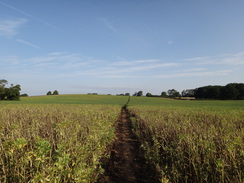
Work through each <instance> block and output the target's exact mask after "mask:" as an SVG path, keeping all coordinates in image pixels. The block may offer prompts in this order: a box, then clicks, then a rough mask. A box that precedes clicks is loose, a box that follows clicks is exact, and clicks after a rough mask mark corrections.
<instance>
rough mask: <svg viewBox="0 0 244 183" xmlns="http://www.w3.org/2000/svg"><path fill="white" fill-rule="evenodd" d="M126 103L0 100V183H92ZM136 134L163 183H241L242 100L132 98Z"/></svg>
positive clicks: (80, 98) (93, 98) (73, 98)
mask: <svg viewBox="0 0 244 183" xmlns="http://www.w3.org/2000/svg"><path fill="white" fill-rule="evenodd" d="M127 100H128V97H126V96H108V95H59V96H36V97H23V98H21V100H20V101H0V182H67V181H68V182H95V180H96V178H97V176H98V174H99V173H102V171H103V169H102V168H101V164H100V162H99V160H100V159H101V158H103V157H105V156H107V155H108V154H107V153H106V151H107V147H108V146H109V145H111V142H112V141H113V140H114V123H115V121H116V120H117V119H118V116H119V114H120V109H121V107H122V106H123V105H124V104H125V103H126V102H127ZM128 109H129V111H130V112H131V113H132V114H133V116H132V118H131V119H132V121H133V126H134V131H135V133H136V134H137V136H138V137H139V139H140V140H141V142H142V143H143V148H144V149H145V151H146V157H147V159H148V161H150V162H153V163H154V164H155V165H156V166H157V169H158V171H159V172H161V174H162V182H237V183H238V182H243V176H244V175H243V174H244V173H243V172H244V161H243V160H244V146H243V144H244V101H231V100H230V101H220V100H211V101H204V100H201V101H181V100H171V99H164V98H148V97H131V100H130V103H129V105H128Z"/></svg>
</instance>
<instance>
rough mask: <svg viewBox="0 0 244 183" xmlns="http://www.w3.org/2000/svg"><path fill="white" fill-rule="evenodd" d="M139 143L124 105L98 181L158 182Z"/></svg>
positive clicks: (126, 182)
mask: <svg viewBox="0 0 244 183" xmlns="http://www.w3.org/2000/svg"><path fill="white" fill-rule="evenodd" d="M140 146H141V144H140V142H139V141H138V140H137V138H136V136H135V135H134V134H133V131H132V124H131V121H130V119H129V113H128V110H127V109H126V108H125V107H124V108H122V110H121V116H120V119H119V120H118V125H117V129H116V140H115V142H114V144H113V147H112V150H111V154H110V159H109V160H107V162H106V163H105V167H104V168H105V173H104V174H103V175H102V176H101V177H100V179H99V180H98V183H159V182H160V181H159V176H158V174H157V173H156V169H155V168H154V167H153V166H151V165H149V164H147V163H146V159H145V158H144V152H143V150H142V149H141V148H140Z"/></svg>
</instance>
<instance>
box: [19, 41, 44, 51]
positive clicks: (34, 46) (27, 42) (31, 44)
mask: <svg viewBox="0 0 244 183" xmlns="http://www.w3.org/2000/svg"><path fill="white" fill-rule="evenodd" d="M16 41H17V42H20V43H23V44H25V45H28V46H30V47H33V48H37V49H40V47H39V46H37V45H35V44H33V43H30V42H29V41H26V40H23V39H16Z"/></svg>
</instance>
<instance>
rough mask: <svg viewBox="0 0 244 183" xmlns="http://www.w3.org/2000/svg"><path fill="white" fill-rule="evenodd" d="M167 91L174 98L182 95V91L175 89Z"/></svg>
mask: <svg viewBox="0 0 244 183" xmlns="http://www.w3.org/2000/svg"><path fill="white" fill-rule="evenodd" d="M167 93H168V96H169V97H172V98H175V97H180V93H179V92H178V91H177V90H175V89H171V90H168V91H167Z"/></svg>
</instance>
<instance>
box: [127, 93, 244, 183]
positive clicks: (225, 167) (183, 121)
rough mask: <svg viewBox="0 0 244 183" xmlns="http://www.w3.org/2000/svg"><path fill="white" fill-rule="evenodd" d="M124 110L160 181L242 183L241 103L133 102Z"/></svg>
mask: <svg viewBox="0 0 244 183" xmlns="http://www.w3.org/2000/svg"><path fill="white" fill-rule="evenodd" d="M129 110H130V112H131V113H132V118H131V119H132V121H133V126H134V130H135V133H136V134H137V136H138V137H139V139H141V141H142V142H143V148H144V149H145V151H146V157H147V160H148V161H150V162H153V163H154V164H155V165H156V166H157V168H158V171H160V172H161V175H162V182H233V183H236V182H239V183H241V182H244V101H213V100H211V101H181V100H170V99H160V98H154V99H150V98H132V100H131V103H130V105H129Z"/></svg>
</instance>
